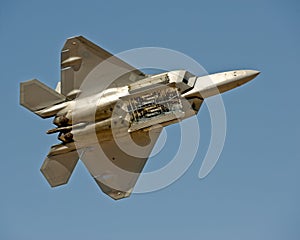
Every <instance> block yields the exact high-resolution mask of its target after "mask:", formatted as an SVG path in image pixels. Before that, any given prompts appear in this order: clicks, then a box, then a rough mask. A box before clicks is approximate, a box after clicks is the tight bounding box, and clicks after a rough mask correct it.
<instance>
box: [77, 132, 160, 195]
mask: <svg viewBox="0 0 300 240" xmlns="http://www.w3.org/2000/svg"><path fill="white" fill-rule="evenodd" d="M160 133H161V128H155V129H153V130H151V132H149V131H137V132H135V133H134V135H132V134H130V135H131V139H133V140H132V141H128V139H127V137H128V135H127V137H120V138H118V143H117V142H116V141H115V140H114V138H113V136H112V137H111V139H110V140H108V141H107V140H106V141H102V140H101V138H100V137H98V140H99V144H97V145H93V146H91V147H89V148H87V149H86V150H85V152H84V154H82V156H81V160H82V161H83V163H84V164H85V166H86V168H87V169H88V170H89V172H90V174H91V175H92V177H93V178H94V179H95V181H96V183H97V184H98V186H99V187H100V188H101V190H102V191H103V192H104V193H105V194H107V195H108V196H110V197H111V198H113V199H115V200H118V199H122V198H125V197H128V196H130V194H131V192H132V190H133V188H134V186H135V184H136V182H137V180H138V177H139V175H140V173H141V172H142V170H143V168H144V166H145V164H146V162H147V160H148V157H149V156H150V153H151V151H152V149H153V147H154V145H155V143H156V141H157V139H158V137H159V135H160ZM150 135H151V138H150ZM122 142H123V143H125V144H126V150H130V149H131V150H133V152H131V151H130V154H131V153H133V154H136V151H135V150H134V149H136V147H141V149H142V151H143V154H142V155H143V156H134V155H129V154H128V153H126V152H124V151H123V150H122V149H121V148H120V147H119V146H118V144H120V143H121V144H122ZM127 152H128V151H127ZM103 153H104V154H105V155H103Z"/></svg>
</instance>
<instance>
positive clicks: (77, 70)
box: [60, 36, 145, 96]
mask: <svg viewBox="0 0 300 240" xmlns="http://www.w3.org/2000/svg"><path fill="white" fill-rule="evenodd" d="M107 59H109V62H110V63H112V64H113V66H114V67H115V68H116V69H118V68H122V69H126V70H128V71H130V74H127V75H126V76H123V77H122V79H119V80H118V86H124V85H125V84H127V83H132V81H135V80H139V79H141V78H142V77H144V76H145V75H144V74H143V73H142V72H141V71H139V70H137V69H135V68H134V67H132V66H130V65H129V64H127V63H126V62H124V61H122V60H121V59H119V58H117V57H114V56H113V55H112V54H111V53H109V52H107V51H106V50H104V49H102V48H101V47H99V46H97V45H95V44H94V43H92V42H90V41H89V40H87V39H86V38H84V37H82V36H78V37H73V38H69V39H68V40H67V41H66V43H65V45H64V47H63V49H62V51H61V86H60V91H61V93H62V94H63V95H65V96H66V95H67V94H68V93H70V92H71V91H72V90H74V89H80V86H81V84H82V82H83V81H84V79H85V78H86V76H87V75H88V74H89V73H90V72H91V71H92V70H93V69H94V68H95V67H96V66H97V65H98V64H100V63H102V62H103V61H105V60H107ZM110 71H114V69H110Z"/></svg>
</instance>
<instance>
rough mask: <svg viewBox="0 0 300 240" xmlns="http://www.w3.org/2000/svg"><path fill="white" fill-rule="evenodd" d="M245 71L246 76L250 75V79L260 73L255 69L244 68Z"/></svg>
mask: <svg viewBox="0 0 300 240" xmlns="http://www.w3.org/2000/svg"><path fill="white" fill-rule="evenodd" d="M245 72H246V75H247V77H252V79H253V78H255V77H256V76H257V75H259V74H260V71H257V70H246V71H245Z"/></svg>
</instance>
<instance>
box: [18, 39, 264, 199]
mask: <svg viewBox="0 0 300 240" xmlns="http://www.w3.org/2000/svg"><path fill="white" fill-rule="evenodd" d="M99 65H102V68H101V71H100V72H99V71H98V73H97V74H94V75H93V72H94V70H95V69H96V68H97V67H98V66H99ZM96 72H97V71H96ZM258 74H259V71H255V70H235V71H227V72H221V73H215V74H210V75H205V76H195V75H194V74H192V73H190V72H188V71H186V70H174V71H170V72H164V73H160V74H156V75H147V74H145V73H143V72H142V71H141V70H139V69H136V68H134V67H133V66H131V65H129V64H128V63H126V62H124V61H123V60H121V59H120V58H118V57H116V56H113V55H112V54H111V53H109V52H107V51H106V50H104V49H102V48H100V47H99V46H97V45H95V44H94V43H92V42H90V41H89V40H87V39H86V38H84V37H82V36H78V37H72V38H69V39H67V41H66V43H65V45H64V47H63V49H62V51H61V81H60V82H59V83H58V85H57V87H56V89H55V90H53V89H52V88H49V87H48V86H46V85H45V84H43V83H41V82H40V81H38V80H37V79H33V80H30V81H26V82H22V83H21V84H20V104H21V105H22V106H24V107H25V108H27V109H28V110H30V111H32V112H34V113H35V114H37V115H38V116H39V117H41V118H53V124H54V125H55V126H53V128H52V129H49V130H48V131H47V133H48V134H55V133H57V134H58V139H59V141H60V143H59V144H56V145H53V146H52V147H51V148H50V151H49V153H48V155H47V157H46V159H45V160H44V162H43V164H42V167H41V172H42V174H43V175H44V177H45V178H46V180H47V181H48V183H49V184H50V185H51V187H57V186H60V185H64V184H66V183H68V181H69V178H70V176H71V174H72V172H73V170H74V168H75V166H76V164H77V162H78V160H79V159H81V160H82V161H83V163H84V165H85V166H86V167H87V169H88V170H89V172H90V174H91V175H92V177H93V178H94V179H95V181H96V183H97V184H98V186H99V187H100V188H101V190H102V191H103V192H104V193H105V194H107V195H108V196H110V197H111V198H113V199H115V200H117V199H122V198H125V197H128V196H129V195H130V194H131V192H132V190H133V188H134V186H135V184H136V182H137V180H138V177H139V175H140V173H141V172H142V170H143V168H144V166H145V164H146V162H147V159H148V158H149V156H150V154H151V151H152V150H153V147H154V145H155V142H156V140H157V139H158V137H159V135H160V133H161V131H162V128H163V127H165V126H168V125H171V124H174V123H177V122H179V121H182V120H184V119H186V118H189V117H191V116H194V115H196V114H197V113H198V111H199V109H200V107H201V104H202V103H203V101H204V99H205V98H208V97H210V96H213V95H215V94H219V93H223V92H226V91H228V90H231V89H233V88H236V87H238V86H241V85H243V84H245V83H247V82H249V81H250V80H252V79H254V78H255V77H256V76H257V75H258ZM107 78H114V80H115V81H110V82H111V83H110V84H108V85H107V86H104V87H105V88H104V89H101V88H100V90H99V85H101V84H102V83H103V82H104V81H105V80H107ZM87 79H89V80H88V81H87ZM102 85H103V84H102ZM102 87H103V86H102ZM124 146H125V148H126V149H124Z"/></svg>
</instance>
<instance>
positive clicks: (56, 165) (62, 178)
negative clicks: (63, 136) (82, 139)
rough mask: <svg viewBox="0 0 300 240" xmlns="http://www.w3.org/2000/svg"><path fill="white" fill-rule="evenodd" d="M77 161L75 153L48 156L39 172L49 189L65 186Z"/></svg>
mask: <svg viewBox="0 0 300 240" xmlns="http://www.w3.org/2000/svg"><path fill="white" fill-rule="evenodd" d="M78 159H79V157H78V153H77V151H72V152H68V153H64V154H60V155H54V156H48V157H47V158H46V159H45V161H44V163H43V165H42V167H41V172H42V174H43V175H44V177H45V178H46V179H47V181H48V183H49V184H50V185H51V187H57V186H60V185H63V184H66V183H68V181H69V179H70V176H71V174H72V172H73V170H74V168H75V166H76V164H77V162H78Z"/></svg>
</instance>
